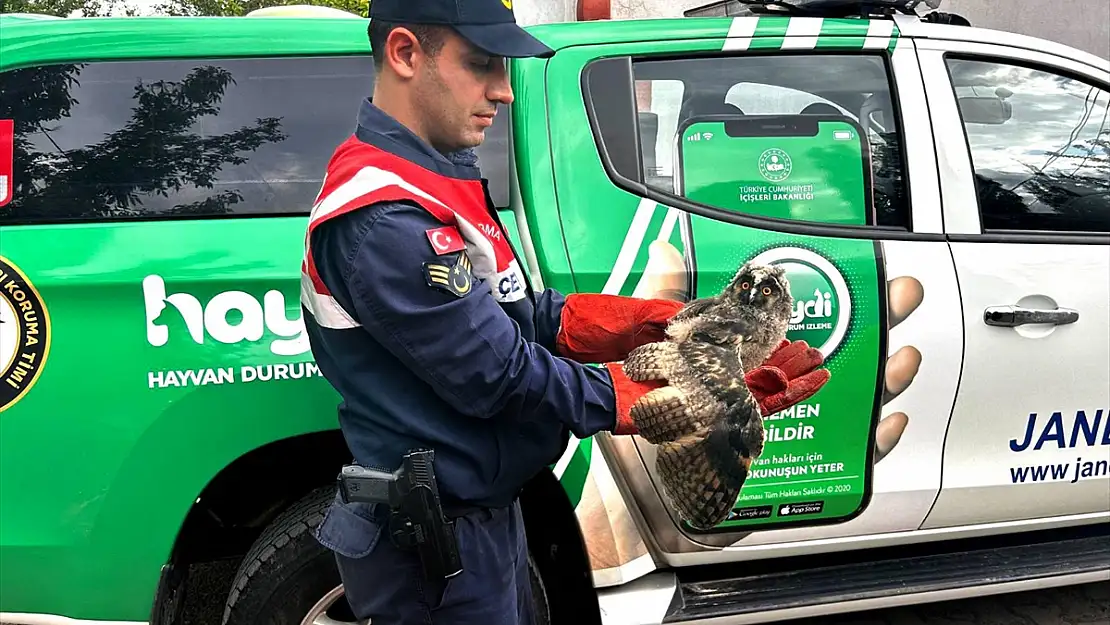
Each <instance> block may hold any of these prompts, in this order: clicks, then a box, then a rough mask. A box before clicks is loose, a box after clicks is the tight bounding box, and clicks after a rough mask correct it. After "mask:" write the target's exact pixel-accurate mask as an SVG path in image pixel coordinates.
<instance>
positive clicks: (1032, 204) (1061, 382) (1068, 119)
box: [918, 35, 1110, 527]
mask: <svg viewBox="0 0 1110 625" xmlns="http://www.w3.org/2000/svg"><path fill="white" fill-rule="evenodd" d="M954 36H957V37H958V36H959V35H954ZM1013 39H1014V40H1013V41H1012V42H1011V41H1010V40H1008V39H1007V38H1005V37H1004V38H1002V39H1001V40H1000V41H997V42H991V43H985V42H979V43H977V42H970V41H945V40H942V39H927V40H926V39H922V40H919V41H918V46H919V49H920V58H921V64H922V71H923V75H924V77H925V85H926V87H927V93H928V98H929V110H930V113H931V115H930V117H931V118H932V120H933V129H934V132H935V133H936V137H937V151H938V156H939V163H940V170H941V172H942V173H943V177H942V180H941V189H942V194H943V199H944V221H945V230H946V232H947V233H948V234H949V236H950V239H951V247H952V255H953V258H954V260H955V264H956V272H957V275H958V276H959V285H960V293H961V301H962V303H963V320H962V324H963V327H964V336H963V337H962V341H963V350H964V354H965V356H964V366H963V372H962V374H961V376H960V385H959V392H958V394H957V396H956V403H955V406H954V407H953V411H952V419H951V424H950V425H949V430H948V436H947V439H946V443H945V448H944V477H943V488H942V490H941V494H940V497H939V498H938V499H937V503H936V506H935V507H934V508H933V510H932V512H931V513H930V515H929V518H928V520H927V522H926V524H925V525H926V527H945V526H954V525H967V524H979V523H990V522H1004V521H1020V520H1027V519H1042V518H1047V517H1067V516H1073V515H1080V516H1079V517H1077V518H1084V517H1083V515H1086V517H1085V518H1096V517H1100V518H1103V519H1105V513H1106V512H1107V511H1108V510H1110V498H1108V497H1107V494H1108V493H1110V470H1108V466H1107V465H1108V463H1110V71H1108V70H1110V64H1108V63H1107V61H1106V60H1103V59H1097V58H1096V57H1093V56H1091V55H1087V54H1084V53H1081V52H1077V51H1074V50H1070V49H1068V48H1064V47H1063V46H1059V45H1054V44H1051V43H1049V42H1041V41H1036V40H1029V39H1018V38H1016V37H1015V38H1013ZM1030 43H1032V44H1034V45H1029V44H1030Z"/></svg>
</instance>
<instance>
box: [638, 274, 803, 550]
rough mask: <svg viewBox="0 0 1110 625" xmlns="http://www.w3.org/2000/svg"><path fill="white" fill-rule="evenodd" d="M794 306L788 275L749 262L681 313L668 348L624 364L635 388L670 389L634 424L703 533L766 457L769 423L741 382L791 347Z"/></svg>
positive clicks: (655, 395) (648, 397)
mask: <svg viewBox="0 0 1110 625" xmlns="http://www.w3.org/2000/svg"><path fill="white" fill-rule="evenodd" d="M793 307H794V306H793V299H792V298H791V296H790V284H789V282H788V281H787V279H786V274H785V271H784V270H783V269H782V268H780V267H775V266H767V265H754V264H751V263H747V264H745V265H744V266H743V267H741V268H740V270H739V271H738V272H737V273H736V275H735V276H734V277H733V279H732V280H731V281H730V282H729V284H728V285H727V286H726V287H725V288H724V290H722V292H721V293H720V294H719V295H716V296H714V297H706V298H700V299H696V300H694V301H691V302H690V303H689V304H687V305H686V306H684V307H683V309H682V310H680V311H679V312H678V314H677V315H675V316H674V318H672V319H671V321H670V322H669V324H668V326H667V332H666V336H667V338H666V339H665V340H663V341H661V342H657V343H649V344H647V345H643V346H641V347H638V348H636V349H635V350H633V351H632V352H631V353H630V354H629V355H628V358H626V359H625V361H624V372H625V374H626V375H628V377H629V379H631V380H633V381H637V382H642V381H649V380H659V381H666V382H667V384H668V385H667V386H664V387H662V388H658V389H655V390H653V391H651V392H649V393H647V394H645V395H644V396H643V397H641V398H640V399H639V400H638V401H637V402H636V403H635V404H633V406H632V408H631V415H632V418H633V419H634V420H635V421H636V423H637V427H638V428H639V430H640V435H641V436H642V437H643V438H644V439H645V440H647V441H648V442H650V443H652V444H654V445H656V446H657V449H656V452H657V454H656V460H655V463H656V470H657V472H658V474H659V477H660V479H661V481H662V483H663V488H664V490H665V491H666V492H667V494H668V496H669V497H670V499H671V501H672V502H673V504H674V505H675V508H676V509H677V511H678V512H679V514H680V515H681V516H682V517H683V518H684V519H685V520H686V521H687V522H688V523H690V525H691V526H693V527H695V528H697V529H709V528H712V527H713V526H715V525H717V524H718V523H720V522H721V521H723V520H724V519H725V518H727V516H728V513H729V512H730V511H731V510H732V508H733V506H734V505H735V504H736V499H737V497H739V495H740V490H741V488H742V487H743V485H744V481H745V480H746V479H747V476H748V472H749V471H750V469H751V464H752V462H753V461H754V460H755V459H756V458H758V457H759V456H760V454H762V453H763V444H764V437H765V435H764V429H763V415H762V414H761V412H760V409H759V403H758V402H757V401H756V399H755V397H754V396H753V395H752V393H751V391H750V390H749V389H748V387H747V384H745V382H744V373H745V372H746V371H748V370H751V369H754V368H755V367H758V366H759V365H760V363H762V362H763V361H764V360H766V358H767V357H768V356H769V355H770V354H771V352H772V350H773V349H774V348H775V347H776V346H777V345H778V344H779V343H780V342H781V341H782V339H783V338H785V336H786V330H787V328H788V324H789V321H790V316H791V312H792V311H793Z"/></svg>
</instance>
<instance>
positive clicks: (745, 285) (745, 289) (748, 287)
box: [740, 282, 752, 291]
mask: <svg viewBox="0 0 1110 625" xmlns="http://www.w3.org/2000/svg"><path fill="white" fill-rule="evenodd" d="M750 288H752V285H751V283H749V282H745V283H743V284H741V285H740V290H741V291H747V290H748V289H750Z"/></svg>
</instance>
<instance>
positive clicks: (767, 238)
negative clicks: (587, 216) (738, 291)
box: [672, 114, 886, 532]
mask: <svg viewBox="0 0 1110 625" xmlns="http://www.w3.org/2000/svg"><path fill="white" fill-rule="evenodd" d="M672 147H673V150H674V152H673V156H674V163H675V177H674V180H675V191H676V193H677V194H678V195H680V196H684V197H686V198H688V199H689V200H691V201H692V202H695V203H698V204H701V205H704V206H708V207H712V208H715V209H718V210H724V211H733V212H736V213H742V214H745V215H751V216H758V217H767V218H777V219H789V220H792V221H794V222H799V221H801V222H809V223H813V224H815V225H854V226H865V225H873V224H875V222H876V212H875V207H874V201H873V199H872V197H873V196H872V173H871V172H872V163H871V151H870V143H869V141H868V137H867V135H866V134H865V133H864V131H863V130H862V129H861V127H860V126H859V124H858V123H857V122H855V121H854V120H852V119H850V118H848V117H844V116H839V115H773V116H746V115H743V114H738V115H714V116H704V117H694V118H691V119H689V120H687V121H685V122H684V123H682V124H681V125H680V126H679V128H678V129H677V131H676V133H675V136H674V143H673V144H672ZM727 221H728V220H727V219H718V218H714V217H711V216H706V215H700V214H693V213H691V212H689V211H682V214H681V216H680V218H679V222H680V228H681V232H682V240H683V246H684V254H683V256H684V261H685V262H686V271H687V276H688V278H689V280H688V282H689V285H690V286H689V290H690V292H689V293H688V296H689V297H690V298H694V297H699V296H701V297H704V296H712V295H716V294H717V293H718V292H719V290H720V288H722V287H723V286H724V284H725V283H727V281H728V280H730V279H731V278H732V276H733V274H734V273H735V271H736V270H737V269H738V268H739V266H740V265H741V264H742V263H744V262H747V261H749V260H755V261H757V262H765V263H770V264H778V265H782V266H784V267H785V268H786V269H787V277H788V278H789V280H790V282H791V295H792V296H793V299H794V308H795V314H794V315H793V316H792V318H791V321H790V329H789V330H788V332H787V338H788V339H790V340H805V341H806V342H807V343H808V344H809V345H810V346H812V347H816V348H819V349H820V350H821V351H822V353H823V354H825V365H826V366H827V367H828V368H829V370H830V372H832V374H833V375H832V378H831V380H830V381H829V383H828V384H826V386H825V387H824V388H822V390H821V391H820V392H819V393H818V394H817V395H815V396H814V397H813V398H811V399H810V400H807V401H805V402H802V403H800V404H798V405H796V406H794V407H793V408H790V409H788V410H786V411H783V412H781V413H778V414H775V415H766V417H765V421H764V424H765V427H766V429H767V442H766V447H765V449H764V453H763V455H762V456H761V457H760V458H759V459H758V460H757V461H756V463H755V464H753V466H752V471H751V473H750V475H749V478H748V480H747V482H746V483H745V485H744V488H743V490H742V491H741V494H740V498H739V500H738V501H737V502H736V504H735V506H734V508H733V512H732V514H731V515H730V518H729V519H728V520H726V521H724V522H723V523H722V524H721V525H720V526H719V527H717V528H715V529H714V530H711V532H730V531H731V532H735V531H737V530H746V529H770V528H781V527H791V526H793V527H796V526H806V525H809V526H813V525H824V524H828V523H842V522H844V521H847V520H849V519H852V518H854V517H856V516H857V515H859V514H860V513H861V512H862V511H863V510H864V509H866V507H867V505H868V503H869V502H870V498H871V492H872V491H871V475H872V462H873V453H872V452H873V445H874V427H875V425H876V423H877V417H878V415H879V413H880V410H881V396H882V393H881V382H880V381H881V379H882V372H883V368H884V362H885V358H884V357H885V349H886V348H885V341H886V333H885V331H884V330H883V328H885V306H886V299H885V295H886V293H885V272H884V270H883V269H884V267H883V263H882V256H881V251H880V250H881V245H880V244H879V243H878V242H876V241H872V240H864V239H851V238H837V237H827V236H821V235H816V234H815V235H807V234H791V233H787V232H778V231H773V230H769V229H765V228H761V227H759V226H746V225H741V224H736V223H727ZM687 530H688V531H692V530H690V528H687Z"/></svg>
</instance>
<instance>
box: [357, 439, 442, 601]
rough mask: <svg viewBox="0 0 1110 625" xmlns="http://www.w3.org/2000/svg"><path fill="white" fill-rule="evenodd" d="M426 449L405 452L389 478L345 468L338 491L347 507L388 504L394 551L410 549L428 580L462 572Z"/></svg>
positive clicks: (383, 472)
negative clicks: (415, 554)
mask: <svg viewBox="0 0 1110 625" xmlns="http://www.w3.org/2000/svg"><path fill="white" fill-rule="evenodd" d="M434 455H435V452H433V451H432V450H430V449H418V450H412V451H409V452H408V453H407V454H405V455H404V457H403V459H402V461H401V466H400V467H399V468H398V469H397V470H396V471H394V472H392V473H387V472H385V471H377V470H375V469H367V468H365V467H362V466H359V465H346V466H344V467H343V470H342V472H341V473H340V474H339V489H340V493H341V494H342V497H343V500H344V501H348V502H362V503H381V504H387V505H388V506H389V509H390V522H389V533H390V537H391V538H392V540H393V542H394V544H396V545H397V546H398V547H403V548H411V547H415V548H416V549H417V551H418V552H419V553H420V561H421V563H422V564H423V567H424V574H425V575H426V576H427V577H428V579H433V580H434V579H447V578H450V577H454V576H455V575H458V574H459V573H462V570H463V569H462V562H461V561H460V559H459V552H458V545H457V543H456V542H455V524H454V522H452V521H449V520H447V518H446V517H445V516H444V514H443V507H442V506H441V504H440V500H439V487H438V486H437V484H436V478H435V471H434V470H433V468H432V460H433V458H434Z"/></svg>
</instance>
